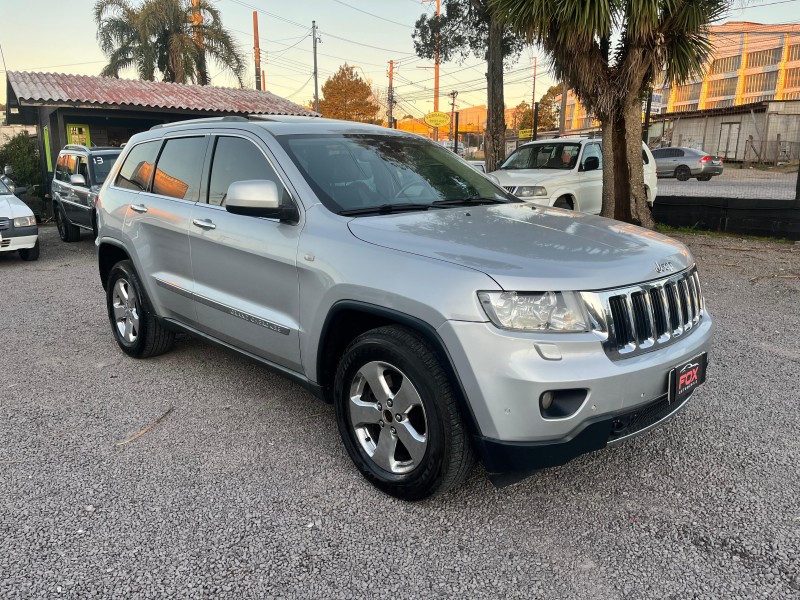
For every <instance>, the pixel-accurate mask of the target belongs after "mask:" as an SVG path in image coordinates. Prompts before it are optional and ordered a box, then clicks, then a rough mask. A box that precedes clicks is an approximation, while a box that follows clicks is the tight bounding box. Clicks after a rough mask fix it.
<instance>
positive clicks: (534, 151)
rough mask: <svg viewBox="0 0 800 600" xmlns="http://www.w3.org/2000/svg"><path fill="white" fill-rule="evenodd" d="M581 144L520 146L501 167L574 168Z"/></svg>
mask: <svg viewBox="0 0 800 600" xmlns="http://www.w3.org/2000/svg"><path fill="white" fill-rule="evenodd" d="M580 151H581V145H580V144H571V143H564V142H562V143H558V142H553V143H548V144H530V145H528V146H522V147H521V148H518V149H517V151H516V152H514V154H512V155H511V156H509V157H508V158H507V159H506V161H505V162H504V163H503V164H502V165H501V166H500V168H501V169H573V168H574V167H575V164H576V163H577V162H578V154H579V153H580Z"/></svg>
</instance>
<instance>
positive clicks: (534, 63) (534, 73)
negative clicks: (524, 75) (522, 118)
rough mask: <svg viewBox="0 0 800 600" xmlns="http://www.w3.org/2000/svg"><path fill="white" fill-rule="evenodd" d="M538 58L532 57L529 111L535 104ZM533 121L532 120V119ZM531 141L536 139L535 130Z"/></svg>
mask: <svg viewBox="0 0 800 600" xmlns="http://www.w3.org/2000/svg"><path fill="white" fill-rule="evenodd" d="M537 58H539V57H538V56H534V57H533V90H532V91H531V109H532V108H533V105H534V104H536V59H537ZM532 120H533V119H532ZM533 139H536V129H535V128H534V130H533Z"/></svg>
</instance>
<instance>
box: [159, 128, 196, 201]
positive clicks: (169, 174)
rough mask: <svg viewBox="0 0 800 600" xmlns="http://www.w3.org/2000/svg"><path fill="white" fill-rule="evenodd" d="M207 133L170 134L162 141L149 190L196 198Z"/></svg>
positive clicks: (182, 197)
mask: <svg viewBox="0 0 800 600" xmlns="http://www.w3.org/2000/svg"><path fill="white" fill-rule="evenodd" d="M207 145H208V137H206V136H202V137H185V138H171V139H167V140H166V142H164V149H163V150H162V151H161V155H160V156H159V157H158V164H157V165H156V173H155V176H154V177H153V193H154V194H159V195H161V196H169V197H170V198H177V199H179V200H188V201H189V202H197V199H198V197H199V195H200V179H201V175H202V171H203V161H204V159H205V155H206V146H207Z"/></svg>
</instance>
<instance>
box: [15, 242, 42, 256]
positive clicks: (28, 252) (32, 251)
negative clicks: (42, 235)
mask: <svg viewBox="0 0 800 600" xmlns="http://www.w3.org/2000/svg"><path fill="white" fill-rule="evenodd" d="M17 252H19V257H20V258H21V259H22V260H39V240H38V239H37V240H36V244H35V245H34V246H33V248H22V249H20V250H17Z"/></svg>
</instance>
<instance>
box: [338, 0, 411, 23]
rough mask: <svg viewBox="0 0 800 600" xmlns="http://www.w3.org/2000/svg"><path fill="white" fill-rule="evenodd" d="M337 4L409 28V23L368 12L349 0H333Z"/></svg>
mask: <svg viewBox="0 0 800 600" xmlns="http://www.w3.org/2000/svg"><path fill="white" fill-rule="evenodd" d="M333 1H334V2H336V3H337V4H341V5H342V6H346V7H347V8H352V9H353V10H357V11H358V12H360V13H364V14H365V15H369V16H370V17H375V18H376V19H380V20H381V21H386V22H387V23H393V24H395V25H400V27H405V28H406V29H408V23H400V22H399V21H392V20H391V19H387V18H386V17H381V16H380V15H376V14H375V13H371V12H367V11H366V10H362V9H360V8H358V7H356V6H353V5H352V4H348V3H347V2H342V0H333Z"/></svg>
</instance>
